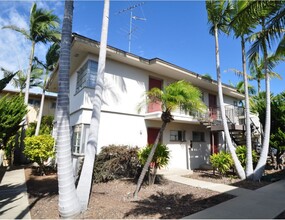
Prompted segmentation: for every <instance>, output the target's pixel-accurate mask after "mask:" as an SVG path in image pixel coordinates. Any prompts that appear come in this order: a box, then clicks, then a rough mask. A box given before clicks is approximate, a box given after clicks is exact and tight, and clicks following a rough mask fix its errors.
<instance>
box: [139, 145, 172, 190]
mask: <svg viewBox="0 0 285 220" xmlns="http://www.w3.org/2000/svg"><path fill="white" fill-rule="evenodd" d="M152 146H153V145H152V144H151V145H147V146H146V147H144V148H142V149H141V150H139V152H138V158H139V161H140V163H141V165H142V166H144V165H145V163H146V161H147V158H148V155H149V154H150V151H151V148H152ZM169 159H170V152H169V149H168V147H167V146H166V145H164V144H158V145H157V148H156V150H155V152H154V155H153V158H152V161H151V163H150V167H149V169H148V174H149V175H148V180H149V185H151V184H154V182H155V178H156V172H157V169H160V168H162V167H164V166H166V165H168V163H169Z"/></svg>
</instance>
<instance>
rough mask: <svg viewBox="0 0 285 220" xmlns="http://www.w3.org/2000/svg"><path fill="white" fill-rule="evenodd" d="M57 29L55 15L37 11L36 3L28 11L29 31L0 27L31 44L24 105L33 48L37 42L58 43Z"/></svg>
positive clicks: (12, 27)
mask: <svg viewBox="0 0 285 220" xmlns="http://www.w3.org/2000/svg"><path fill="white" fill-rule="evenodd" d="M58 27H59V18H58V17H57V16H56V15H54V14H52V12H51V11H46V10H43V9H37V4H36V3H33V5H32V8H31V11H30V23H29V30H25V29H23V28H20V27H17V26H16V25H8V26H4V27H2V28H8V29H11V30H14V31H17V32H19V33H21V34H22V35H24V37H26V38H27V39H28V40H30V41H31V43H32V47H31V53H30V61H29V71H28V74H27V81H26V90H25V104H28V100H29V88H30V78H31V73H32V64H33V59H34V53H35V46H36V44H37V43H39V42H42V43H47V42H51V41H58V40H59V39H60V33H59V31H58V30H57V28H58Z"/></svg>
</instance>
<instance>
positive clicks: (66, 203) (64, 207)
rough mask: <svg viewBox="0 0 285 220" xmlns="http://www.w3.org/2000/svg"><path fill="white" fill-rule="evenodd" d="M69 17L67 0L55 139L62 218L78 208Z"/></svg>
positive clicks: (72, 213)
mask: <svg viewBox="0 0 285 220" xmlns="http://www.w3.org/2000/svg"><path fill="white" fill-rule="evenodd" d="M72 18H73V1H72V0H66V1H65V8H64V18H63V25H62V40H61V45H60V48H61V50H60V58H59V75H58V98H57V138H56V151H57V175H58V192H59V193H58V194H59V199H58V206H59V214H60V216H61V217H63V218H72V217H74V216H77V215H78V214H79V213H80V211H81V206H80V203H79V199H78V197H77V194H76V189H75V182H74V177H73V169H72V161H71V140H70V139H71V138H70V118H69V71H70V47H71V32H72Z"/></svg>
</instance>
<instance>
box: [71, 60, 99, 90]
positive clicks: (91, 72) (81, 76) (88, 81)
mask: <svg viewBox="0 0 285 220" xmlns="http://www.w3.org/2000/svg"><path fill="white" fill-rule="evenodd" d="M97 68H98V63H97V62H96V61H94V60H87V62H86V63H85V64H84V65H83V66H82V67H81V68H80V69H79V70H78V71H77V82H76V92H79V91H80V90H81V89H83V88H85V87H87V88H95V83H96V77H97Z"/></svg>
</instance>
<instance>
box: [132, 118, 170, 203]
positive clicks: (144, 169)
mask: <svg viewBox="0 0 285 220" xmlns="http://www.w3.org/2000/svg"><path fill="white" fill-rule="evenodd" d="M167 124H168V122H166V121H163V123H162V126H161V128H160V130H159V133H158V135H157V137H156V139H155V142H154V144H153V146H152V148H151V151H150V153H149V155H148V158H147V160H146V163H145V165H144V167H143V170H142V172H141V175H140V177H139V179H138V182H137V186H136V190H135V192H134V198H135V199H137V198H138V192H139V190H140V188H141V185H142V183H143V180H144V177H145V174H146V172H147V171H148V168H149V165H150V163H151V161H152V158H153V155H154V153H155V150H156V148H157V145H158V142H159V139H160V138H161V136H162V134H163V131H164V130H165V127H166V125H167Z"/></svg>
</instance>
